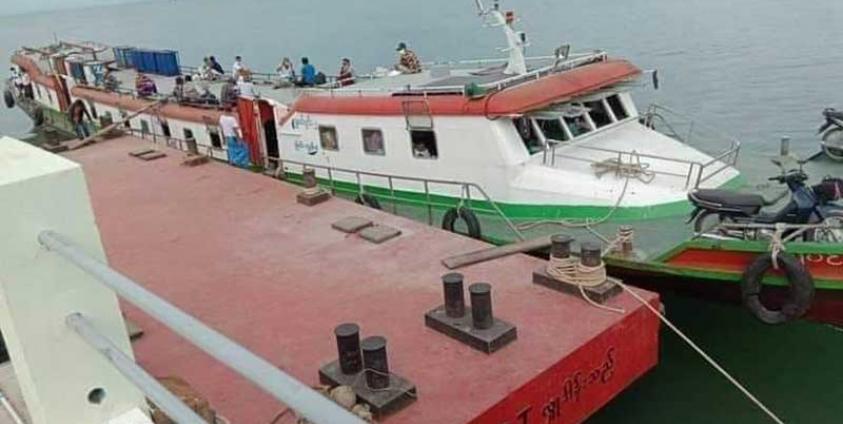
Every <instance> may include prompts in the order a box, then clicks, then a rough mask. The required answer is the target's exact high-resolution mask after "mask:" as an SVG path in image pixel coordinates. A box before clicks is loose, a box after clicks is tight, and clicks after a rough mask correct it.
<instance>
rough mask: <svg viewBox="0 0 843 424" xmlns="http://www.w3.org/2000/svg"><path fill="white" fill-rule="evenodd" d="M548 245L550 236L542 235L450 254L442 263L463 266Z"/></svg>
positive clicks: (451, 266) (454, 266)
mask: <svg viewBox="0 0 843 424" xmlns="http://www.w3.org/2000/svg"><path fill="white" fill-rule="evenodd" d="M548 247H550V236H544V237H539V238H536V239H531V240H525V241H521V242H518V243H512V244H507V245H503V246H495V247H490V248H487V249H482V250H476V251H474V252H468V253H463V254H459V255H455V256H451V257H449V258H445V259H443V260H442V265H445V267H447V268H448V269H456V268H462V267H464V266H468V265H474V264H478V263H481V262H486V261H491V260H493V259H498V258H503V257H505V256H510V255H514V254H516V253H525V252H531V251H533V250H538V249H546V248H548Z"/></svg>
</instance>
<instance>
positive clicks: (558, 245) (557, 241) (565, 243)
mask: <svg viewBox="0 0 843 424" xmlns="http://www.w3.org/2000/svg"><path fill="white" fill-rule="evenodd" d="M573 242H574V238H573V237H571V236H569V235H567V234H556V235H554V236H551V237H550V256H552V257H554V258H557V259H567V258H569V257H570V256H571V243H573Z"/></svg>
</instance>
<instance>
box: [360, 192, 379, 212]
mask: <svg viewBox="0 0 843 424" xmlns="http://www.w3.org/2000/svg"><path fill="white" fill-rule="evenodd" d="M354 202H355V203H357V204H358V205H365V206H368V207H370V208H372V209H377V210H382V208H381V202H379V201H378V198H377V197H375V196H372V195H371V194H369V193H360V195H358V196H357V198H356V199H354Z"/></svg>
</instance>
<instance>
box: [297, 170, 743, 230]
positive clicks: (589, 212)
mask: <svg viewBox="0 0 843 424" xmlns="http://www.w3.org/2000/svg"><path fill="white" fill-rule="evenodd" d="M287 180H288V181H291V182H295V183H300V182H301V175H300V174H294V173H289V172H288V173H287ZM319 183H320V184H321V185H323V186H325V187H332V188H333V189H334V190H335V191H337V192H340V193H345V194H350V195H357V194H359V192H360V187H359V186H358V185H357V184H356V183H349V182H345V181H337V180H334V181H333V183H332V182H331V181H330V180H328V179H319ZM743 184H744V180H743V178H742V177H741V176H737V177H735V178H733V179H732V180H730V181H728V182H727V183H725V184H724V185H722V186H721V188H732V187H739V186H742V185H743ZM363 190H364V191H365V192H366V193H368V194H371V195H374V196H375V197H377V198H379V199H381V200H387V201H395V202H396V203H399V204H407V205H413V206H422V207H427V206H428V205H431V206H432V207H433V208H435V209H447V208H451V207H454V206H456V205H457V204H459V202H460V199H459V198H457V197H452V196H445V195H440V194H429V195H426V194H425V193H423V192H421V193H420V192H415V191H407V190H394V191H390V190H389V189H388V188H383V187H377V186H370V185H364V188H363ZM473 194H475V195H479V193H473ZM464 204H466V205H470V206H471V208H472V209H473V210H474V211H475V212H478V213H483V214H488V215H496V214H497V212H496V211H495V209H494V207H493V206H492V204H491V203H490V202H487V201H485V200H475V199H473V200H472V201H471V202H470V203H469V202H468V201H465V202H464ZM495 205H496V206H497V207H498V208H500V210H501V211H502V212H503V213H504V214H505V215H506V216H507V217H508V218H510V219H513V220H541V219H585V218H600V217H603V216H606V215H608V214H609V213H610V212H611V211H612V209H614V208H613V207H611V206H586V205H583V206H579V205H527V204H512V203H504V202H495ZM690 212H691V205H690V203H689V202H688V201H687V200H680V201H676V202H671V203H664V204H660V205H653V206H644V207H624V208H618V209H617V210H616V211H615V212H614V213H613V215H612V219H613V220H615V221H633V220H643V219H657V218H667V217H673V216H679V215H683V214H688V213H690Z"/></svg>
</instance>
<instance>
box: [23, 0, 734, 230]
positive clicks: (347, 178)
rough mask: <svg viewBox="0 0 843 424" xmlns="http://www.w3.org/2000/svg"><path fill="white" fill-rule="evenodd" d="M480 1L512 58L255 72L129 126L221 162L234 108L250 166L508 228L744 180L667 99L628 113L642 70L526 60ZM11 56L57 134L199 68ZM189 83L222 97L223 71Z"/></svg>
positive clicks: (620, 214)
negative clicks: (287, 80) (344, 76)
mask: <svg viewBox="0 0 843 424" xmlns="http://www.w3.org/2000/svg"><path fill="white" fill-rule="evenodd" d="M478 8H479V10H480V15H481V16H482V17H483V19H484V20H485V22H486V23H487V24H490V25H491V26H495V27H498V28H500V29H501V30H502V31H503V33H504V36H505V39H506V42H507V47H506V48H505V49H504V50H505V51H506V52H508V57H506V58H502V59H489V60H469V61H459V62H449V63H434V64H425V65H424V67H423V70H422V71H421V72H418V73H413V74H401V73H399V72H396V71H389V70H387V69H384V68H380V69H377V70H376V71H375V72H373V73H371V74H368V75H361V76H358V77H356V79H355V80H354V81H353V82H354V83H353V84H352V85H344V84H339V83H338V82H337V81H335V80H333V79H332V78H328V81H327V83H326V84H324V85H321V86H318V87H310V88H300V87H284V88H276V86H277V85H278V84H274V82H276V81H274V76H273V75H268V74H253V75H255V89H254V92H253V93H249V95H247V94H245V93H242V94H241V96H240V97H239V98H238V99H237V101H236V104H234V105H231V107H225V106H221V105H219V103H214V102H213V101H211V102H203V104H197V103H191V102H184V101H182V102H177V101H175V100H174V99H171V100H170V101H169V102H167V103H165V104H163V105H162V106H160V107H155V108H150V109H149V110H148V111H146V112H143V113H140V114H139V115H137V116H134V117H132V118H131V119H129V120H128V122H127V123H126V125H125V130H127V131H131V132H134V133H136V134H139V135H141V136H143V137H152V138H155V139H156V140H166V141H167V142H168V143H170V144H171V145H174V146H178V147H182V148H185V147H186V144H185V143H184V142H185V140H187V139H191V140H195V142H196V143H197V145H198V146H199V148H200V150H201V151H202V152H203V153H205V154H207V155H208V156H211V157H213V158H216V159H220V160H226V159H227V151H226V149H227V146H226V145H225V143H224V140H223V137H222V136H221V133H220V128H219V125H218V122H219V119H220V117H221V116H223V115H233V116H235V117H236V118H237V119H238V120H239V123H240V127H241V129H242V131H243V139H244V142H245V143H246V144H247V146H248V149H249V155H250V160H251V163H252V164H253V166H255V167H257V168H264V169H266V170H274V172H275V174H276V175H279V176H285V177H288V178H292V179H295V178H296V177H297V176H298V175H300V174H301V173H302V171H303V168H305V167H310V168H315V169H316V173H317V177H318V178H319V179H320V181H321V182H322V183H323V184H326V185H329V186H330V187H331V189H332V190H333V191H335V192H344V193H349V194H352V195H354V196H359V198H360V200H361V201H364V202H365V203H367V204H370V205H372V206H378V207H380V206H381V205H380V203H381V202H386V203H391V204H392V205H393V207H395V206H394V205H395V204H401V203H407V204H417V205H423V206H425V207H427V208H434V209H437V210H445V209H449V208H455V207H456V208H455V209H456V210H457V212H459V213H458V216H459V217H465V215H471V214H473V212H472V211H477V212H478V213H489V214H496V215H500V216H502V217H503V218H504V219H505V220H506V221H507V222H510V221H511V220H536V219H550V218H552V219H557V218H591V219H594V218H596V217H605V216H608V215H611V216H612V217H613V219H620V220H636V219H648V218H658V217H666V216H677V215H681V214H684V213H686V212H688V211H689V205H688V202H687V192H688V191H689V190H692V189H695V188H718V187H724V186H727V185H734V184H736V183H737V182H738V181H739V180H740V178H739V176H740V174H739V172H738V170H737V169H735V164H736V162H737V160H738V156H739V152H740V142H739V141H738V140H736V139H734V138H731V137H728V136H722V135H720V134H717V133H716V131H712V130H708V129H706V128H705V127H704V126H702V125H700V124H699V123H696V122H693V121H690V120H688V119H685V118H681V117H680V119H679V120H678V121H677V120H676V119H673V120H672V119H671V118H676V117H679V115H675V114H672V113H670V111H669V110H668V109H665V108H660V107H656V106H654V107H650V108H647V109H646V110H644V111H642V110H639V108H638V107H637V106H636V104H635V102H634V100H633V97H632V95H631V90H632V89H633V88H635V87H637V86H640V85H641V84H642V82H641V81H643V80H644V78H643V76H644V75H645V74H647V72H644V71H642V70H641V69H639V68H638V67H636V66H635V65H633V64H632V63H630V62H629V61H626V60H623V59H617V58H613V57H610V56H609V55H608V53H606V52H604V51H588V52H583V53H575V52H572V51H571V49H570V46H568V45H563V46H560V47H559V48H558V49H556V50H555V52H554V54H553V55H550V56H542V57H526V55H525V51H526V47H527V45H528V41H527V37H526V35H525V34H524V33H523V32H521V31H517V30H516V29H515V22H516V20H515V18H514V14H513V13H512V12H504V11H502V10H501V9H500V7H499V6H498V5H497V4H495V6H494V7H491V8H487V7H485V6H484V5H483V4H482V2H478ZM12 63H13V64H14V65H15V66H16V68H17V69H18V70H19V71H20V72H23V73H26V74H28V75H29V76H30V79H31V80H32V82H33V87H34V90H33V95H32V99H31V100H27V99H21V98H20V96H18V103H21V101H23V102H22V103H23V104H25V105H26V108H27V110H28V111H29V112H30V113H31V114H32V115H33V116H34V117H37V118H38V120H39V121H43V122H45V123H46V124H47V125H52V126H56V127H60V128H63V129H64V130H65V131H67V132H70V131H71V130H72V128H73V126H72V124H70V123H68V122H67V117H66V112H67V110H68V108H69V107H70V105H71V104H73V103H74V102H76V101H77V100H81V101H82V102H83V103H84V105H85V107H86V108H87V110H88V111H89V113H90V115H91V116H92V117H93V118H94V119H95V121H96V122H95V126H97V127H100V128H101V127H105V126H107V125H109V124H110V123H112V122H116V121H118V120H120V119H123V118H125V117H128V116H129V115H130V114H132V113H133V112H138V111H142V110H144V108H149V107H150V106H151V105H153V104H154V103H155V102H157V101H160V100H161V99H163V98H166V97H168V96H169V94H167V93H170V92H171V91H172V89H173V87H174V81H175V78H176V77H177V76H179V75H180V74H190V73H192V72H194V71H195V68H186V67H180V66H179V65H178V55H177V53H175V52H171V51H151V50H144V49H137V48H126V47H114V48H110V47H108V46H105V45H101V44H98V43H68V42H59V43H56V44H54V45H50V46H46V47H42V48H26V47H24V48H21V49H19V50H18V51H16V52H15V53H14V54H13V56H12ZM139 72H142V73H145V74H147V75H148V76H149V77H151V78H152V79H153V80H154V81H155V83H156V85H157V90H158V93H161V94H156V95H152V96H147V97H140V96H138V95H137V93H136V92H135V91H134V90H133V89H131V88H133V87H134V84H133V81H134V79H135V78H136V76H137V74H138V73H139ZM653 76H654V77H655V74H653ZM108 78H111V79H112V83H111V86H108V84H106V79H108ZM654 81H656V80H655V78H654ZM201 84H204V88H207V89H208V90H209V92H210V93H212V94H214V97H216V98H219V97H220V90H221V87H222V85H223V82H222V81H205V82H202V83H201ZM460 206H468V207H467V208H461V207H460ZM468 217H469V218H470V217H471V216H468ZM446 218H447V217H446ZM429 219H430V220H431V221H433V220H434V218H433V217H432V215H431V217H430V218H429Z"/></svg>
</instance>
